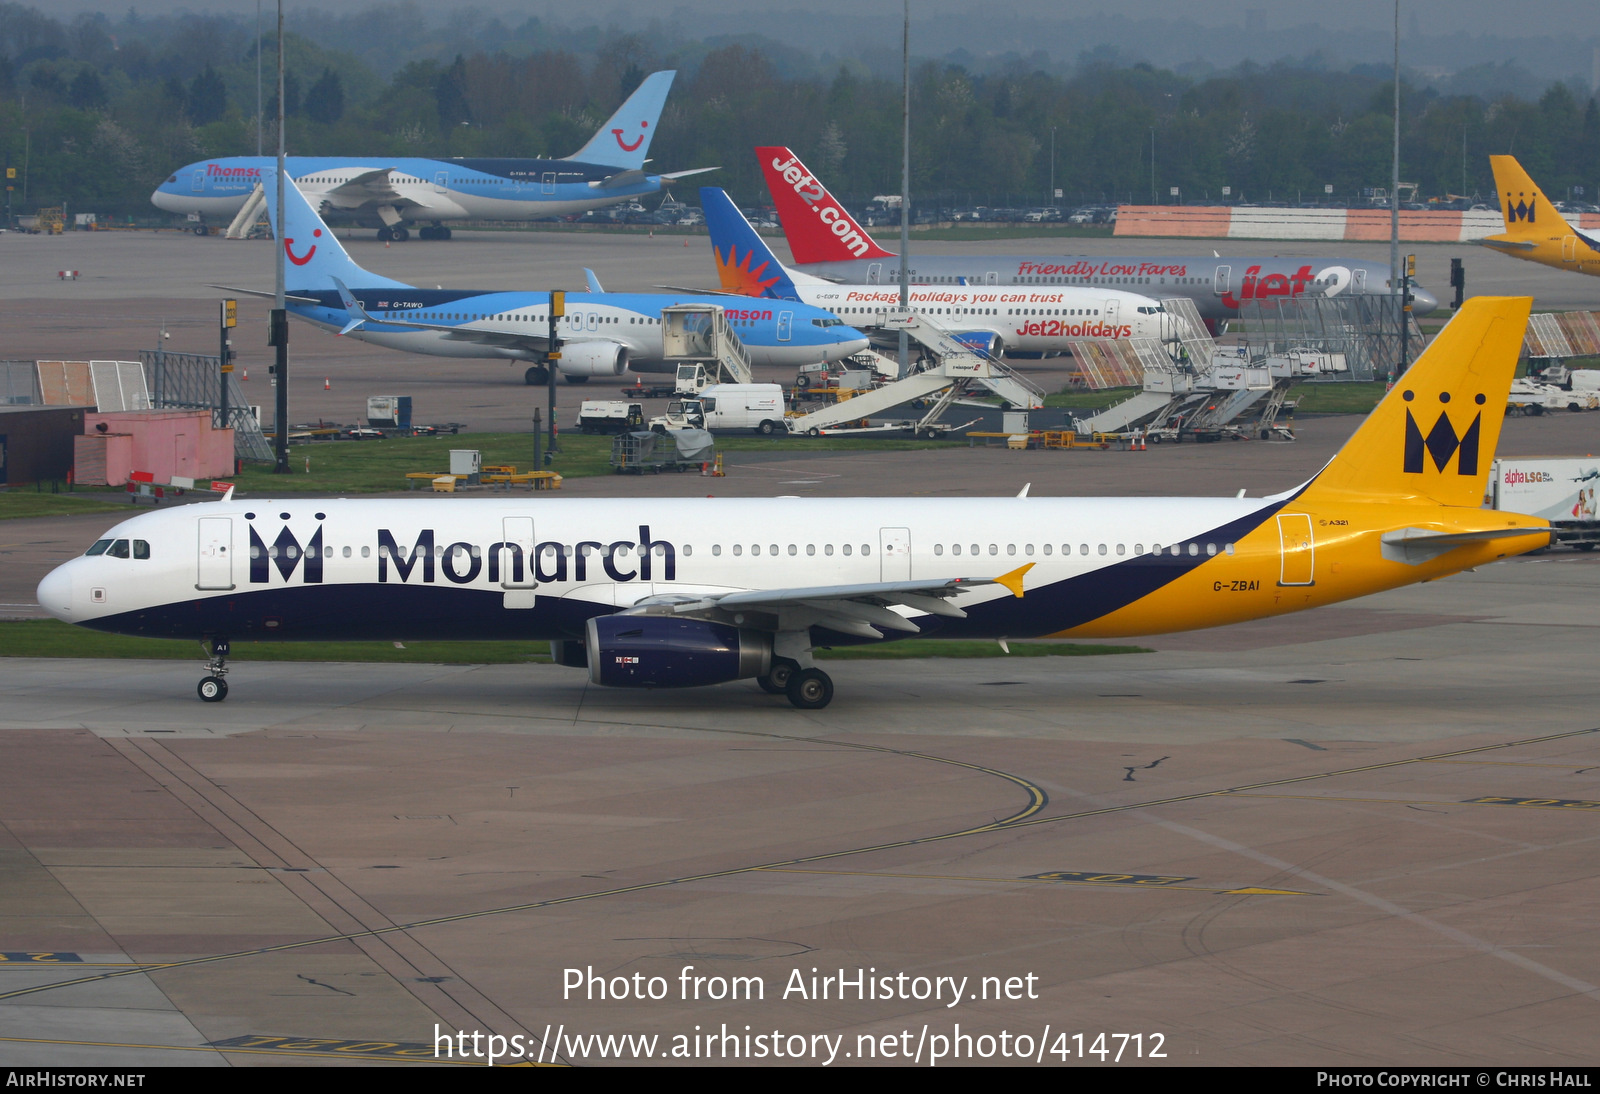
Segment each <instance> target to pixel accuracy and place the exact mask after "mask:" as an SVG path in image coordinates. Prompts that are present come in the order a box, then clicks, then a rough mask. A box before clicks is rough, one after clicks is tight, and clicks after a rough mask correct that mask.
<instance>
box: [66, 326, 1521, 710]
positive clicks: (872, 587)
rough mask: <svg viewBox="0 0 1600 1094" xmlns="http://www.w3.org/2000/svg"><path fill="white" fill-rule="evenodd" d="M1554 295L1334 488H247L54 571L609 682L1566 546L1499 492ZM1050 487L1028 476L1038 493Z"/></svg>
mask: <svg viewBox="0 0 1600 1094" xmlns="http://www.w3.org/2000/svg"><path fill="white" fill-rule="evenodd" d="M1530 304H1531V301H1530V300H1528V299H1525V298H1515V299H1497V298H1489V297H1478V298H1476V299H1473V300H1471V301H1468V302H1467V304H1466V305H1465V306H1464V307H1463V308H1462V309H1461V312H1460V314H1458V315H1457V316H1456V317H1455V319H1453V320H1452V321H1451V322H1450V325H1449V326H1448V327H1446V328H1445V329H1444V331H1443V332H1442V333H1441V334H1440V335H1439V336H1438V338H1436V339H1435V340H1434V342H1433V344H1432V345H1431V346H1429V347H1428V349H1427V351H1426V352H1425V353H1424V354H1423V355H1422V357H1421V358H1420V359H1418V361H1417V363H1416V364H1415V365H1414V366H1413V367H1412V368H1411V370H1410V371H1409V372H1407V373H1406V374H1405V375H1404V376H1403V377H1402V378H1401V380H1400V382H1399V383H1398V384H1396V385H1395V387H1394V390H1393V391H1391V392H1390V393H1389V395H1388V396H1386V397H1385V398H1384V400H1383V402H1382V403H1380V404H1379V405H1378V408H1377V409H1376V410H1374V411H1373V412H1372V414H1371V416H1370V417H1368V418H1367V420H1366V421H1365V422H1364V423H1363V424H1362V425H1361V427H1360V428H1359V429H1358V430H1357V431H1356V433H1355V435H1354V436H1352V437H1351V438H1350V440H1349V442H1348V443H1347V444H1346V445H1345V446H1344V448H1343V449H1341V450H1340V451H1339V453H1338V454H1337V455H1336V456H1334V457H1333V459H1332V460H1330V461H1329V462H1328V464H1327V466H1325V467H1324V468H1323V469H1322V470H1321V471H1320V472H1319V473H1318V474H1317V475H1316V476H1315V477H1314V478H1313V479H1311V481H1309V482H1307V483H1305V484H1303V485H1301V486H1298V487H1295V488H1294V489H1292V490H1288V491H1286V492H1284V493H1282V494H1277V495H1274V496H1272V497H1267V498H1177V499H1153V498H1033V497H1026V496H1018V497H1011V498H973V499H956V498H900V499H894V498H860V499H853V500H837V499H832V498H829V499H798V498H793V499H791V498H773V499H753V500H746V499H732V498H707V499H703V500H692V501H691V500H687V499H683V498H660V499H656V498H634V499H619V500H589V499H573V500H556V499H540V500H539V501H537V502H534V501H531V500H530V501H526V502H523V501H516V500H511V499H488V498H484V499H445V498H440V499H437V500H434V499H422V500H387V499H374V500H355V501H350V500H343V499H341V500H331V499H329V500H321V501H318V500H310V499H306V498H293V499H260V500H256V499H246V500H236V499H231V498H229V499H225V500H223V501H221V502H215V503H208V504H199V505H186V506H182V507H179V508H175V509H167V510H162V511H159V512H150V513H144V514H141V515H140V516H137V517H134V518H132V519H130V520H126V521H123V522H121V523H120V524H118V525H116V526H115V527H114V528H112V529H111V530H110V531H108V532H106V533H105V535H104V536H102V537H101V538H100V539H98V540H96V541H95V543H94V545H93V546H91V547H90V548H89V549H88V551H87V552H86V553H85V555H84V556H83V557H81V558H76V559H73V560H72V561H70V562H68V563H66V564H64V565H62V566H60V567H58V568H57V569H56V570H54V571H53V572H52V573H50V574H49V575H48V576H47V577H46V578H45V579H44V581H43V582H41V583H40V585H39V603H40V604H42V605H43V606H44V607H45V608H46V609H47V610H48V611H49V612H50V613H51V614H52V615H54V616H55V617H56V618H58V619H63V620H66V621H68V622H71V623H77V624H80V625H83V626H86V627H92V628H95V629H97V630H103V631H111V632H115V633H118V634H131V635H147V636H152V637H163V638H191V639H199V640H202V641H204V642H206V643H209V645H210V653H211V660H210V665H209V669H210V671H209V675H207V676H206V677H205V679H203V680H202V681H201V682H200V685H199V692H200V697H201V698H202V699H206V700H213V701H214V700H217V699H221V698H222V697H223V696H225V695H226V694H227V684H226V682H225V680H224V673H225V672H226V670H227V665H226V657H227V655H228V651H229V649H230V643H231V642H232V641H238V640H280V641H292V640H296V639H301V640H330V639H332V640H339V639H350V640H356V639H369V640H370V639H425V638H434V639H473V638H499V639H523V640H527V641H529V642H532V641H536V640H537V641H550V642H551V643H553V653H554V655H555V659H556V660H557V661H558V662H560V663H561V664H564V665H569V666H573V667H584V666H586V667H587V668H588V671H589V678H590V680H592V681H593V682H594V683H596V684H606V685H612V686H617V687H646V688H667V687H688V686H695V685H702V684H719V683H724V682H727V681H731V680H738V679H742V678H746V677H753V678H754V679H756V681H757V682H758V683H759V684H760V685H761V686H762V687H763V688H764V689H766V690H767V691H769V692H774V693H778V692H784V693H787V695H788V697H789V701H790V702H791V703H793V704H794V705H795V706H797V707H800V708H802V709H816V708H819V707H823V706H826V705H827V704H828V702H829V701H830V700H831V699H832V697H833V683H832V681H831V680H829V678H828V676H827V675H826V674H825V673H823V672H822V670H820V669H818V668H817V667H816V666H815V665H814V664H813V663H812V651H813V649H815V648H816V647H818V646H831V645H845V644H853V643H863V642H877V641H884V640H889V639H894V638H899V637H903V636H906V635H914V634H920V635H928V636H935V637H950V638H980V637H987V638H1002V637H1005V638H1023V637H1038V636H1050V637H1061V638H1080V637H1082V638H1087V637H1102V636H1114V635H1138V634H1155V633H1159V632H1163V631H1181V630H1194V629H1198V628H1202V627H1212V626H1217V625H1220V624H1224V623H1236V622H1239V621H1241V620H1246V619H1257V618H1261V617H1263V616H1272V615H1279V614H1283V613H1286V612H1292V611H1299V610H1302V609H1305V608H1314V607H1318V606H1320V605H1323V604H1331V603H1335V602H1337V601H1341V600H1348V599H1350V598H1352V597H1357V596H1364V595H1366V594H1368V593H1374V592H1378V591H1380V590H1383V589H1390V588H1394V587H1396V586H1400V585H1408V584H1411V583H1413V582H1418V581H1428V580H1432V579H1434V578H1439V577H1444V576H1446V575H1448V574H1453V573H1456V572H1458V571H1460V570H1465V569H1468V568H1470V567H1473V566H1479V565H1483V564H1485V563H1488V562H1493V561H1495V560H1496V559H1502V558H1506V557H1509V556H1511V555H1516V554H1520V553H1522V552H1524V551H1531V550H1534V549H1536V548H1539V547H1544V546H1547V545H1548V544H1549V543H1550V531H1549V526H1548V525H1547V524H1546V522H1544V521H1542V520H1540V519H1538V518H1536V517H1526V516H1521V515H1519V514H1515V513H1502V512H1496V511H1493V510H1485V509H1482V508H1480V505H1481V503H1482V499H1483V494H1484V487H1485V480H1486V479H1487V477H1488V474H1489V467H1490V463H1491V462H1492V459H1493V456H1494V450H1495V444H1496V442H1497V440H1498V438H1499V435H1500V425H1501V422H1502V420H1503V418H1504V413H1505V406H1506V395H1507V392H1508V390H1509V387H1510V383H1511V375H1512V372H1513V370H1514V368H1515V366H1516V361H1517V352H1518V349H1519V347H1520V345H1521V342H1522V335H1523V329H1524V327H1525V326H1526V324H1527V319H1528V312H1529V308H1530ZM1024 493H1026V492H1024Z"/></svg>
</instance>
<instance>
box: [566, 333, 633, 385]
mask: <svg viewBox="0 0 1600 1094" xmlns="http://www.w3.org/2000/svg"><path fill="white" fill-rule="evenodd" d="M557 364H558V365H559V366H560V368H561V372H562V373H563V374H564V375H567V376H583V377H589V376H621V375H622V374H623V373H624V372H626V371H628V347H627V346H624V345H621V344H620V343H617V342H566V343H563V344H562V346H561V360H560V361H558V362H557Z"/></svg>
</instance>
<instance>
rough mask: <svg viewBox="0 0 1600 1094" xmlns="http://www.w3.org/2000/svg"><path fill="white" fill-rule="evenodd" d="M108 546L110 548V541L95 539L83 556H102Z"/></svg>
mask: <svg viewBox="0 0 1600 1094" xmlns="http://www.w3.org/2000/svg"><path fill="white" fill-rule="evenodd" d="M109 546H111V541H110V540H109V539H97V540H95V541H94V542H93V543H92V544H90V545H89V549H88V550H87V551H85V552H83V553H84V554H85V555H103V554H105V553H106V548H107V547H109Z"/></svg>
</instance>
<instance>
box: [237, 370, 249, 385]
mask: <svg viewBox="0 0 1600 1094" xmlns="http://www.w3.org/2000/svg"><path fill="white" fill-rule="evenodd" d="M242 371H243V372H244V375H243V376H242V377H240V378H239V382H240V383H244V382H245V381H246V380H248V379H250V370H249V369H244V370H242Z"/></svg>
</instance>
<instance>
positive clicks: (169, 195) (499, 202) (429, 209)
mask: <svg viewBox="0 0 1600 1094" xmlns="http://www.w3.org/2000/svg"><path fill="white" fill-rule="evenodd" d="M674 75H675V74H674V73H672V72H656V73H653V74H651V75H650V76H649V77H647V78H646V79H645V81H644V83H642V84H640V85H639V87H638V89H637V90H635V91H634V93H633V94H632V95H630V96H629V97H628V101H627V102H625V103H623V104H622V106H620V107H618V108H617V112H616V113H615V114H613V115H612V116H611V118H610V120H609V121H607V122H606V123H605V124H604V125H602V126H601V127H600V129H599V130H598V131H597V132H596V133H595V135H594V136H593V137H591V138H590V139H589V143H588V144H586V145H584V146H583V147H582V148H580V149H578V151H576V152H574V153H573V154H572V155H570V156H568V157H566V158H565V159H490V158H484V157H477V158H470V159H431V158H423V157H416V156H386V157H385V156H290V157H289V158H288V159H287V160H286V161H285V165H284V170H286V171H287V172H288V174H289V177H290V178H292V179H294V180H295V183H296V185H298V186H299V187H300V189H301V190H302V191H304V192H305V194H306V196H307V197H308V198H310V200H311V202H312V204H313V205H315V206H316V207H317V208H318V209H319V210H320V211H321V212H322V214H323V215H324V216H326V217H329V218H332V219H338V220H353V221H355V222H356V223H358V224H365V225H376V226H377V227H378V238H379V239H382V240H386V241H387V240H404V239H406V238H408V237H409V236H410V231H409V229H408V228H407V227H406V225H408V224H415V223H417V222H419V221H421V222H426V226H425V227H423V228H422V229H421V231H420V232H418V235H420V236H421V237H422V238H423V239H449V238H450V229H449V228H448V227H447V226H446V224H445V222H446V221H451V220H463V219H466V218H468V217H487V218H491V219H494V220H539V219H542V218H544V217H554V216H565V215H567V214H568V213H581V212H584V211H586V210H589V209H598V208H601V207H602V206H606V205H615V204H617V203H618V202H622V201H628V200H630V199H633V198H638V197H644V196H647V195H649V194H656V193H660V192H661V189H662V187H663V185H668V184H670V183H671V182H672V181H673V180H675V179H680V178H686V177H687V176H689V175H698V174H701V173H703V172H705V171H714V170H716V168H714V167H703V168H698V169H696V170H692V171H678V172H674V173H671V174H659V175H653V174H649V173H647V172H646V171H645V169H644V168H645V164H646V163H648V162H649V160H648V159H647V158H646V157H647V156H648V155H649V154H650V140H651V138H652V137H654V136H655V132H656V122H657V119H659V118H660V117H661V107H662V105H663V104H664V103H665V102H666V101H667V91H668V90H669V89H670V88H671V87H672V78H673V76H674ZM275 162H276V161H274V160H272V159H267V158H261V157H257V156H225V157H220V158H218V159H211V160H200V161H199V162H197V163H191V164H189V165H188V166H187V167H181V168H179V169H178V170H177V171H176V172H175V173H174V174H173V175H172V176H171V177H169V178H168V179H167V181H166V182H164V183H162V184H161V185H160V186H159V187H157V188H156V192H155V193H154V194H152V195H150V200H151V202H153V203H154V204H155V205H156V207H157V208H160V209H166V210H167V211H168V212H173V213H188V214H190V215H192V216H198V217H200V218H202V220H204V219H205V218H210V219H212V220H213V221H215V220H222V221H228V220H231V219H232V218H233V217H234V216H236V215H237V214H238V212H239V210H240V209H241V208H243V207H244V204H245V202H246V201H247V200H248V199H249V197H250V193H251V191H253V190H254V189H255V188H256V185H257V184H258V183H260V181H261V175H262V170H263V169H264V168H268V167H272V166H274V164H275ZM197 230H198V231H201V232H204V231H205V228H204V227H203V225H202V227H201V228H199V229H197Z"/></svg>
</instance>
